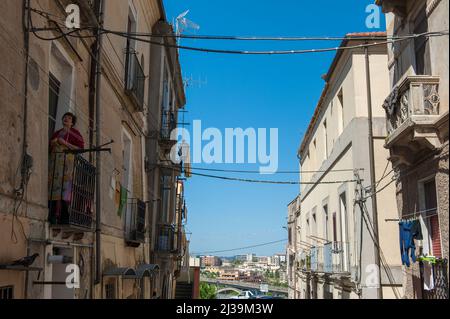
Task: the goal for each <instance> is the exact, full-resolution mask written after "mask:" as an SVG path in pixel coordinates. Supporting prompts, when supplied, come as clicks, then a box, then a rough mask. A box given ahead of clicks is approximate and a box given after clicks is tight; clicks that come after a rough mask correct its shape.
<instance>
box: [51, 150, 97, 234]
mask: <svg viewBox="0 0 450 319" xmlns="http://www.w3.org/2000/svg"><path fill="white" fill-rule="evenodd" d="M51 156H53V165H52V167H50V172H49V174H50V189H49V191H50V195H49V221H50V224H52V225H65V226H75V227H78V228H83V229H91V227H92V221H93V202H94V195H95V177H96V168H95V166H94V165H92V164H91V163H89V162H88V161H87V160H86V159H84V158H83V157H82V156H81V155H79V154H72V153H52V154H51Z"/></svg>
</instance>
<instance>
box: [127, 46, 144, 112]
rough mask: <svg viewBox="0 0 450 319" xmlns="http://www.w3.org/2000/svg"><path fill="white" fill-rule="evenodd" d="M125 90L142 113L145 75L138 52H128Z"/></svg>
mask: <svg viewBox="0 0 450 319" xmlns="http://www.w3.org/2000/svg"><path fill="white" fill-rule="evenodd" d="M125 89H126V92H127V93H128V94H129V95H131V96H132V97H133V98H134V100H135V102H136V104H137V106H138V109H139V110H140V111H142V110H143V108H144V94H145V74H144V70H143V69H142V66H141V63H140V62H139V59H138V57H137V55H136V52H134V51H131V50H128V51H127V55H126V61H125Z"/></svg>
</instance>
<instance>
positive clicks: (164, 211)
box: [160, 174, 172, 223]
mask: <svg viewBox="0 0 450 319" xmlns="http://www.w3.org/2000/svg"><path fill="white" fill-rule="evenodd" d="M171 184H172V177H171V176H170V175H164V174H163V175H161V181H160V187H161V222H163V223H168V222H169V208H170V194H171V190H172V187H171Z"/></svg>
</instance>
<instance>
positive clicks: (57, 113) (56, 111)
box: [48, 42, 75, 139]
mask: <svg viewBox="0 0 450 319" xmlns="http://www.w3.org/2000/svg"><path fill="white" fill-rule="evenodd" d="M73 69H74V64H73V61H72V60H71V58H70V57H69V55H68V54H67V53H66V52H65V51H64V50H63V48H62V47H60V45H59V44H57V43H55V42H52V44H51V49H50V57H49V75H48V86H49V97H48V116H49V127H48V132H49V139H50V136H51V135H52V134H53V132H54V131H56V130H58V129H60V128H62V123H61V118H62V116H63V114H64V113H66V112H69V111H71V112H73V113H75V112H74V110H73V107H72V106H73V103H72V102H73V100H74V99H73V98H72V97H73V83H74V72H73Z"/></svg>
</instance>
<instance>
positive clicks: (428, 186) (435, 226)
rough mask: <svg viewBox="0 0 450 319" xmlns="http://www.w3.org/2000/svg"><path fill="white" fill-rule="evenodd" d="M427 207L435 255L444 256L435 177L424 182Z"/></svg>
mask: <svg viewBox="0 0 450 319" xmlns="http://www.w3.org/2000/svg"><path fill="white" fill-rule="evenodd" d="M424 190H425V209H426V210H427V215H428V216H430V217H429V227H430V229H429V230H428V231H429V234H430V237H431V248H432V253H433V255H434V256H435V257H442V249H441V231H440V228H439V217H438V215H437V196H436V181H435V180H434V179H433V180H431V181H428V182H426V183H424Z"/></svg>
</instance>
